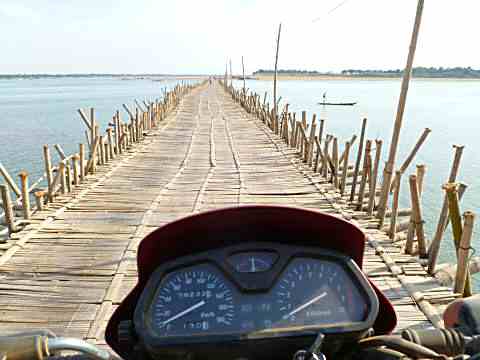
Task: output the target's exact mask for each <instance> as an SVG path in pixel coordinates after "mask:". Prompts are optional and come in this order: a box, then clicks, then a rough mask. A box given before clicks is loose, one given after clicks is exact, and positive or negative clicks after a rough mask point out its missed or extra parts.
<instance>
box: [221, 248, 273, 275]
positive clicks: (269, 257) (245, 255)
mask: <svg viewBox="0 0 480 360" xmlns="http://www.w3.org/2000/svg"><path fill="white" fill-rule="evenodd" d="M277 258H278V255H277V253H275V252H273V251H248V252H241V253H236V254H233V255H231V256H230V257H229V258H228V260H227V261H228V263H229V264H230V265H231V266H232V267H233V268H234V269H235V270H236V271H237V272H240V273H256V272H263V271H267V270H270V268H271V267H272V266H273V264H275V261H277Z"/></svg>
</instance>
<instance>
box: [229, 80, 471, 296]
mask: <svg viewBox="0 0 480 360" xmlns="http://www.w3.org/2000/svg"><path fill="white" fill-rule="evenodd" d="M234 85H235V86H236V87H241V86H243V83H242V82H240V81H237V82H235V83H234ZM246 87H247V88H249V89H251V90H253V91H255V92H257V93H258V94H260V95H261V99H262V101H263V96H264V92H265V91H267V92H268V98H267V101H270V102H271V101H272V96H271V92H272V83H271V82H267V81H247V85H246ZM324 92H327V94H326V96H327V100H329V101H357V102H358V103H357V105H355V106H353V107H350V106H346V107H341V106H340V107H335V106H332V107H323V106H320V105H317V103H318V102H319V101H321V99H322V95H323V93H324ZM399 94H400V80H325V81H323V80H319V81H280V82H279V95H280V96H282V102H281V104H282V105H281V107H283V104H285V103H286V102H287V103H289V104H290V109H291V110H292V111H296V112H298V113H300V112H301V111H302V110H306V111H308V117H309V118H311V115H312V114H313V113H314V112H315V113H317V116H320V117H322V118H325V119H326V122H325V129H326V132H327V133H330V134H335V135H336V136H338V137H339V140H340V143H345V141H347V140H348V139H350V137H351V136H352V134H354V133H356V134H359V132H360V127H361V119H362V118H363V117H367V118H368V123H367V138H368V139H376V138H381V139H383V140H384V145H383V160H384V161H385V160H386V158H387V152H388V146H389V144H390V138H391V134H392V131H393V123H394V120H395V114H396V107H397V103H398V96H399ZM479 100H480V81H470V80H467V81H465V80H420V79H418V80H417V79H416V80H413V81H412V83H411V84H410V89H409V95H408V100H407V106H406V111H405V116H404V121H403V128H402V132H401V136H400V148H399V152H398V157H397V159H398V160H397V164H398V166H399V165H400V163H401V162H403V160H404V159H405V158H406V156H407V155H408V153H409V152H410V150H411V149H412V147H413V146H414V144H415V143H416V141H417V139H418V138H419V136H420V135H421V133H422V131H423V129H424V128H427V127H428V128H430V129H432V132H431V133H430V135H429V137H428V138H427V141H426V142H425V143H424V145H423V147H422V148H421V150H420V152H419V153H418V155H417V157H416V158H415V159H414V161H413V162H412V165H411V166H410V168H409V169H408V170H407V173H406V174H407V175H408V174H411V173H414V172H415V165H416V164H426V165H427V173H426V177H425V186H424V195H423V209H424V215H425V220H426V224H425V229H426V232H427V234H428V236H429V238H431V237H432V236H433V234H434V231H435V227H436V223H437V221H438V216H439V213H440V209H441V206H442V202H443V193H442V191H441V185H442V184H443V183H445V182H446V180H447V179H448V175H449V172H450V167H451V163H452V161H453V148H452V146H453V145H454V144H456V145H464V146H465V149H464V152H463V157H462V164H461V168H460V174H459V176H458V178H457V179H458V180H459V181H463V182H465V183H467V184H468V189H467V192H466V193H465V196H464V199H463V201H462V205H461V210H462V212H463V211H466V210H473V211H474V212H476V214H477V215H478V219H477V224H476V227H475V239H474V247H475V248H477V249H478V248H479V247H480V234H479V231H480V230H479V229H480V224H479V223H480V108H479V107H478V101H479ZM298 115H300V114H298ZM298 115H297V116H298ZM297 118H300V117H297ZM356 143H357V144H358V140H357V142H356ZM355 151H356V149H355ZM382 170H383V166H382ZM401 188H402V189H403V191H402V199H401V201H402V206H404V207H409V191H408V176H404V179H403V181H402V185H401ZM452 242H453V240H452V237H451V233H450V232H448V233H446V236H445V237H444V239H443V244H442V250H441V260H442V261H453V259H454V256H455V253H454V250H453V249H454V248H453V244H452ZM477 255H479V254H478V253H477ZM478 285H480V284H478V283H477V287H478ZM478 288H479V289H480V287H478Z"/></svg>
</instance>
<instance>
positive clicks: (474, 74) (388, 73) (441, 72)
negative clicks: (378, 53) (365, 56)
mask: <svg viewBox="0 0 480 360" xmlns="http://www.w3.org/2000/svg"><path fill="white" fill-rule="evenodd" d="M412 72H413V76H414V77H426V78H427V77H428V78H469V79H470V78H475V79H476V78H480V70H475V69H472V68H471V67H470V66H469V67H453V68H444V67H438V68H436V67H423V66H419V67H415V68H413V71H412ZM278 73H279V74H290V75H343V76H359V77H362V76H363V77H364V76H372V77H400V76H402V75H403V70H401V69H394V70H359V69H347V70H342V71H341V72H340V73H327V72H319V71H316V70H313V71H311V70H296V69H288V70H284V69H282V70H278ZM253 74H254V75H266V74H273V70H264V69H260V70H257V71H255V72H254V73H253Z"/></svg>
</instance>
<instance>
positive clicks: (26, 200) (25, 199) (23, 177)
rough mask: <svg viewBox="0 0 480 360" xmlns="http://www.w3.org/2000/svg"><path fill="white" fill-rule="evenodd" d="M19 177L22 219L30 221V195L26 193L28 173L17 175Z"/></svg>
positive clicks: (23, 172)
mask: <svg viewBox="0 0 480 360" xmlns="http://www.w3.org/2000/svg"><path fill="white" fill-rule="evenodd" d="M18 176H19V177H20V188H21V189H22V210H23V218H24V219H25V220H28V219H30V215H31V211H30V194H29V191H28V173H27V172H26V171H22V172H20V174H18Z"/></svg>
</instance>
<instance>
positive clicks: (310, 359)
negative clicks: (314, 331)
mask: <svg viewBox="0 0 480 360" xmlns="http://www.w3.org/2000/svg"><path fill="white" fill-rule="evenodd" d="M324 339H325V335H323V334H322V333H318V335H317V337H316V338H315V341H314V342H313V344H312V346H310V349H308V350H298V351H297V352H296V353H295V354H294V355H293V360H327V357H326V356H325V355H324V354H323V353H322V352H321V348H322V344H323V340H324Z"/></svg>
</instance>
